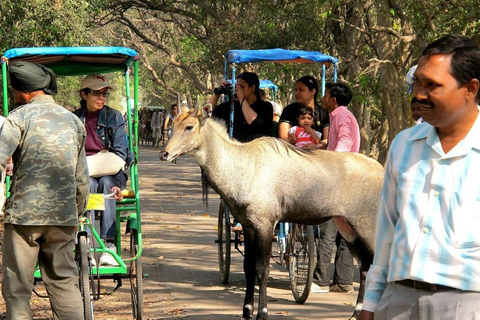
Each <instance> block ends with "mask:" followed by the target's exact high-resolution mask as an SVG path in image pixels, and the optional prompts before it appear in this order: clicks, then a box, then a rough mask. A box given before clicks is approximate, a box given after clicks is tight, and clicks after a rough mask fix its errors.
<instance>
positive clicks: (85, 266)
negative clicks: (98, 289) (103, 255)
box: [76, 235, 93, 320]
mask: <svg viewBox="0 0 480 320" xmlns="http://www.w3.org/2000/svg"><path fill="white" fill-rule="evenodd" d="M76 252H77V265H78V273H79V277H78V278H79V279H78V280H79V286H80V292H81V294H82V300H83V312H84V316H85V320H93V299H92V297H93V295H92V293H91V292H90V271H91V270H90V266H89V262H88V254H89V249H88V244H87V236H86V235H81V236H79V237H78V244H77V251H76Z"/></svg>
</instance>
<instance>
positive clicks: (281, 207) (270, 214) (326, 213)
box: [161, 109, 384, 319]
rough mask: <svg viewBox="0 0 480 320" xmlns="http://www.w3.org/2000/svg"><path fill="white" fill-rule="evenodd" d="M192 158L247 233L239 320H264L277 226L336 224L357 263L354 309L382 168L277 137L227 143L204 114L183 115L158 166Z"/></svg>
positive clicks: (367, 259) (370, 246)
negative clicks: (187, 155)
mask: <svg viewBox="0 0 480 320" xmlns="http://www.w3.org/2000/svg"><path fill="white" fill-rule="evenodd" d="M185 153H192V154H193V155H194V156H195V158H196V159H197V161H198V163H199V165H200V167H201V168H202V169H203V170H204V171H205V174H206V176H207V177H208V180H209V183H210V185H211V186H212V187H213V189H214V190H215V191H216V192H217V193H218V194H219V195H220V196H221V197H222V199H224V201H225V202H226V203H227V204H228V206H229V207H230V209H231V211H232V214H233V215H234V217H235V218H236V219H237V220H239V221H240V222H241V223H242V225H243V226H244V234H245V262H244V270H245V277H246V281H247V286H246V295H245V302H244V307H243V318H244V319H250V318H251V317H252V316H253V299H254V297H253V295H254V285H255V278H257V280H258V283H259V304H258V312H257V319H267V317H268V311H267V295H266V292H267V279H268V271H269V260H270V254H271V250H272V240H273V231H274V226H275V224H276V223H277V222H278V221H286V222H294V223H300V224H311V225H317V224H320V223H323V222H325V221H328V220H329V219H332V218H333V219H334V221H335V223H336V225H337V227H338V229H339V231H340V233H341V234H342V235H343V236H344V238H345V240H346V241H347V244H348V246H349V248H350V250H351V252H352V254H353V255H354V256H355V257H356V259H357V261H358V262H359V264H360V269H361V270H360V271H361V283H360V286H361V288H360V293H359V297H358V300H357V308H356V312H355V314H354V316H353V317H355V315H356V314H357V313H358V312H359V309H360V308H361V302H362V301H363V293H364V284H365V277H366V273H367V271H368V268H369V266H370V264H371V262H372V258H373V250H374V241H375V225H376V213H377V207H378V201H379V198H380V192H381V188H382V180H383V172H384V169H383V167H382V166H381V165H380V164H379V163H378V162H377V161H375V160H373V159H370V158H368V157H367V156H365V155H362V154H359V153H349V152H330V151H324V150H318V151H302V150H299V149H296V148H295V147H293V146H291V145H289V144H287V143H286V142H284V141H282V140H280V139H275V138H260V139H256V140H254V141H252V142H248V143H240V142H238V141H235V140H231V139H229V136H228V134H227V132H226V128H225V126H224V125H223V124H222V123H219V122H217V121H215V120H214V119H207V117H206V113H205V112H200V111H198V109H195V110H194V111H193V112H189V113H184V114H182V115H181V116H180V117H178V118H177V119H176V120H175V122H174V124H173V134H172V137H171V139H170V140H169V141H168V143H167V145H166V147H165V149H164V150H163V151H162V153H161V157H162V158H163V160H172V159H175V158H176V157H178V156H179V155H182V154H185Z"/></svg>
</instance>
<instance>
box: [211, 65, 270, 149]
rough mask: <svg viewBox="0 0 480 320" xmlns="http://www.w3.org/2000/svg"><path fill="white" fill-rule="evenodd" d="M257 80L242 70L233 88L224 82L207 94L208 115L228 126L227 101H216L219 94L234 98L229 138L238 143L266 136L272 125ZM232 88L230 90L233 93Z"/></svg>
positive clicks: (268, 109)
mask: <svg viewBox="0 0 480 320" xmlns="http://www.w3.org/2000/svg"><path fill="white" fill-rule="evenodd" d="M259 87H260V80H259V79H258V76H257V75H256V74H255V73H253V72H243V73H240V74H239V75H238V76H237V82H236V84H235V88H232V86H231V84H230V83H229V82H228V81H225V82H223V83H222V84H221V85H220V86H219V87H217V88H215V90H214V94H213V95H212V96H211V97H210V100H209V103H211V104H212V108H213V113H212V116H213V117H215V118H217V119H221V120H223V121H225V123H226V125H227V128H229V126H230V105H231V100H230V101H227V102H224V103H222V104H219V105H218V106H217V103H218V100H219V98H220V96H221V94H225V95H228V96H229V99H232V98H233V99H234V116H233V138H235V139H237V140H238V141H240V142H248V141H252V140H253V139H256V138H259V137H263V136H268V135H269V133H270V129H271V127H272V120H273V107H272V105H271V104H270V102H268V101H262V99H260V88H259ZM233 89H235V90H234V92H233Z"/></svg>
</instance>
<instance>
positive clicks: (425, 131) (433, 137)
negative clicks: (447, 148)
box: [409, 106, 480, 156]
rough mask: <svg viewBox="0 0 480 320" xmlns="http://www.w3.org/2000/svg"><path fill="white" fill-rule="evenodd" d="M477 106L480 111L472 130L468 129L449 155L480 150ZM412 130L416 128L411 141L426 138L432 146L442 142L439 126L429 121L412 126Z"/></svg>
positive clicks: (479, 121) (479, 124) (479, 117)
mask: <svg viewBox="0 0 480 320" xmlns="http://www.w3.org/2000/svg"><path fill="white" fill-rule="evenodd" d="M477 108H478V110H479V113H478V114H477V118H476V119H475V122H474V123H473V126H472V128H470V131H468V133H467V135H466V136H465V138H463V139H462V141H460V142H459V143H458V144H457V146H455V147H454V148H453V149H452V150H451V152H449V154H448V155H449V156H458V155H462V154H466V153H467V152H468V150H470V149H471V148H474V149H477V150H480V139H478V137H479V136H480V106H477ZM411 130H414V132H413V134H412V136H411V137H410V138H409V140H410V141H415V140H421V139H426V142H427V144H428V145H430V146H432V147H433V146H434V145H436V144H440V139H439V137H438V132H437V128H436V127H434V126H432V125H430V124H429V123H427V122H423V123H421V124H419V125H416V126H415V127H412V128H411Z"/></svg>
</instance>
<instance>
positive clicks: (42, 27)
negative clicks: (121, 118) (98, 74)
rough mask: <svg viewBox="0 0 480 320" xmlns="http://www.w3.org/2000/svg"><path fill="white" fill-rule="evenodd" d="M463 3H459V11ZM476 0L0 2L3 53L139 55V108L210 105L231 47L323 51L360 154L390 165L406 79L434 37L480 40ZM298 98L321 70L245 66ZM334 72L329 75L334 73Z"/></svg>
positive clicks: (402, 120) (402, 117)
mask: <svg viewBox="0 0 480 320" xmlns="http://www.w3.org/2000/svg"><path fill="white" fill-rule="evenodd" d="M460 2H461V5H460ZM477 7H478V3H476V1H473V0H470V1H459V0H448V1H440V2H439V1H433V0H419V1H418V0H405V1H396V0H387V1H374V0H367V1H364V0H362V1H359V0H341V1H340V0H332V1H329V2H325V1H309V2H305V1H295V0H274V1H252V0H229V1H226V0H212V1H203V0H163V1H158V0H90V1H62V0H56V1H53V0H50V1H41V0H30V1H19V2H13V1H7V2H5V1H4V2H2V3H1V4H0V9H1V12H2V17H1V18H0V19H1V20H0V37H1V39H2V42H1V45H2V49H3V51H5V49H7V48H10V47H20V46H44V45H57V46H60V45H62V46H73V45H75V46H77V45H124V46H128V47H132V48H133V49H135V50H137V51H138V52H139V54H140V55H141V65H142V70H141V73H140V75H141V83H142V100H143V101H142V102H143V103H144V104H145V105H148V104H156V105H164V106H169V105H170V104H171V103H172V102H174V101H176V100H177V97H178V95H180V96H181V98H182V99H186V100H187V101H188V103H189V104H190V105H192V104H194V103H202V102H204V101H206V100H207V99H208V95H209V94H211V93H212V90H213V88H214V87H215V86H216V85H218V83H219V82H220V80H221V77H222V74H223V68H224V65H223V55H224V54H225V52H226V51H227V50H229V49H264V48H285V49H300V50H314V51H321V52H324V53H326V54H329V55H332V56H335V57H337V58H338V59H339V61H340V62H339V65H338V66H339V81H343V82H345V83H347V84H348V85H349V86H351V87H352V89H353V92H354V96H355V98H354V100H353V102H352V104H351V106H350V108H351V110H352V111H353V113H354V114H355V116H356V117H357V119H358V121H359V124H360V127H361V134H362V147H361V149H362V151H363V152H364V153H366V154H369V155H371V156H374V157H376V158H378V160H379V161H380V162H383V161H384V160H385V155H386V151H387V149H388V146H389V143H390V141H391V140H392V139H393V137H394V136H395V135H396V134H397V133H398V132H399V131H400V130H402V129H404V128H406V127H407V126H409V125H410V112H409V110H410V106H409V102H408V91H407V85H406V82H405V75H406V73H407V71H408V69H409V68H410V67H412V66H413V65H415V64H416V61H417V60H418V58H419V56H420V54H421V51H422V50H423V48H424V47H425V46H426V44H428V43H429V42H431V41H432V40H434V39H436V38H438V37H440V36H442V35H445V34H448V33H460V34H464V35H467V36H470V37H473V38H474V39H475V40H476V41H477V42H478V41H479V40H480V36H479V34H480V33H479V32H478V31H479V22H478V18H477V17H476V11H477ZM237 67H238V68H239V69H241V70H248V71H254V72H257V73H258V74H259V76H260V78H263V79H270V80H272V81H274V82H275V83H276V84H277V85H278V86H279V93H280V94H279V99H280V101H281V103H282V104H283V105H284V106H285V105H286V104H288V103H291V102H292V91H293V86H294V82H295V80H296V79H297V78H299V77H300V76H303V75H306V74H309V75H313V76H316V77H319V74H320V72H319V68H318V66H312V65H274V64H271V63H270V64H268V63H265V64H261V65H260V64H246V65H239V66H237ZM328 72H329V74H331V70H329V71H328Z"/></svg>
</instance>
